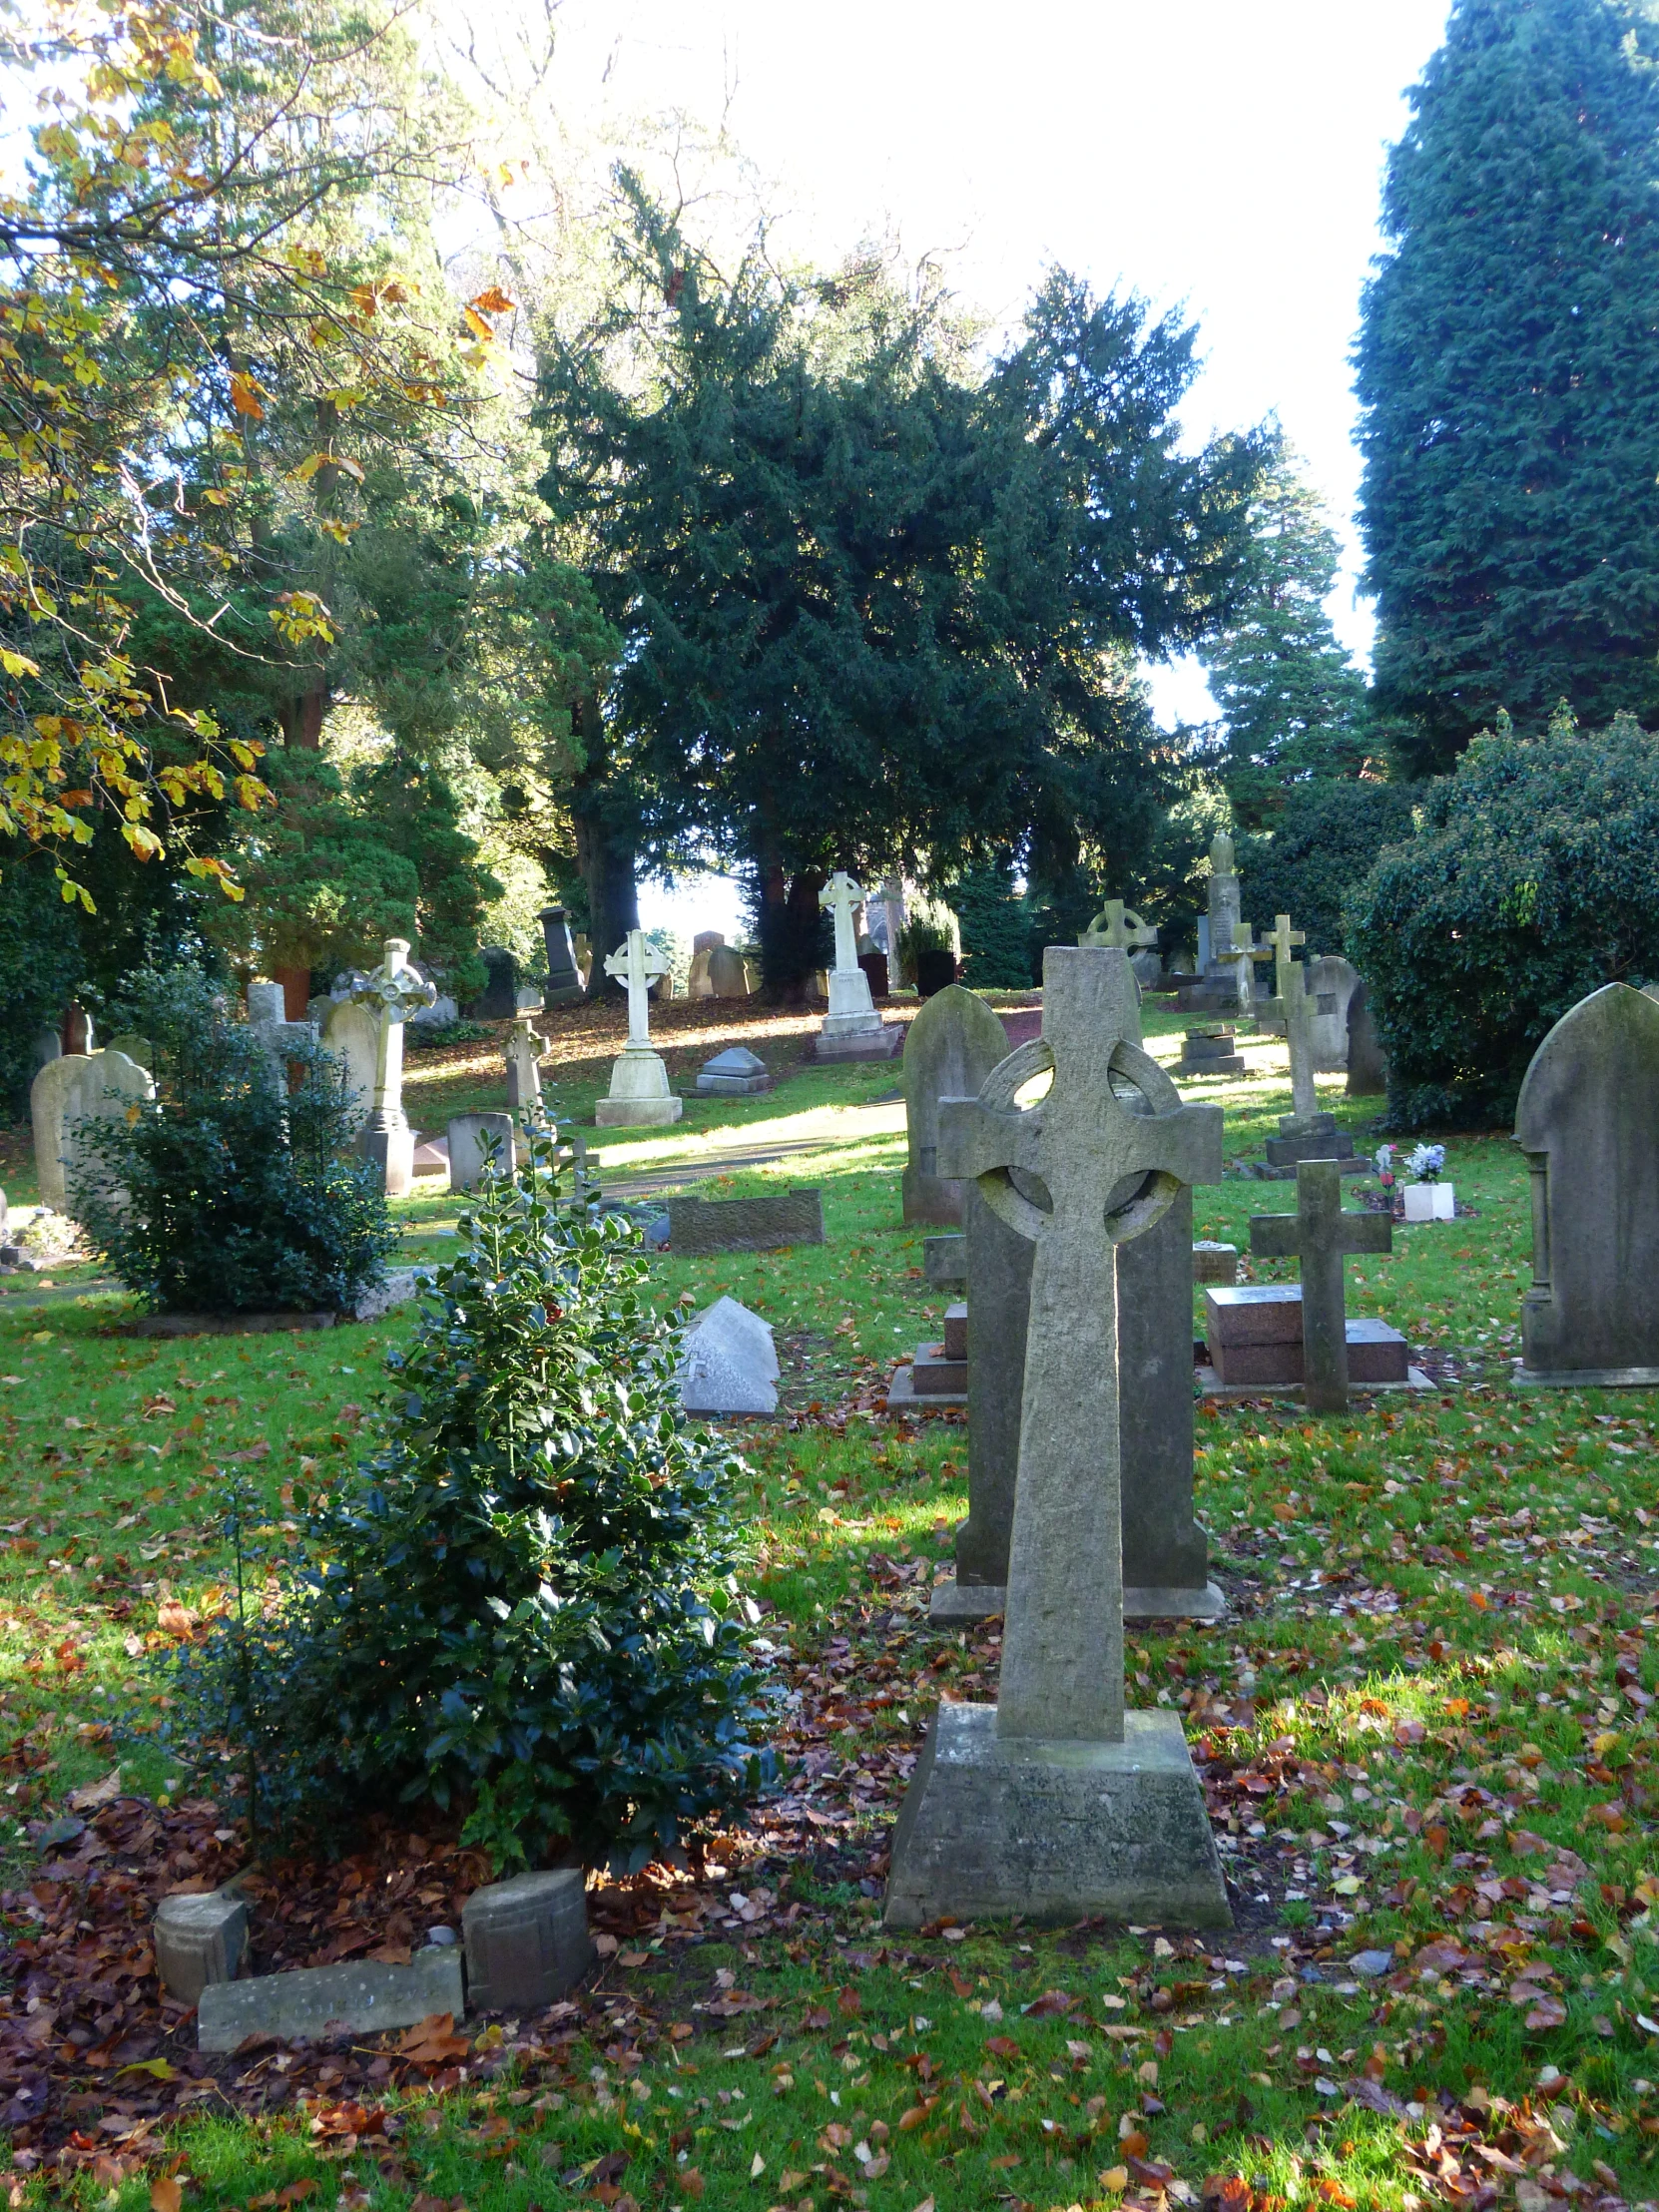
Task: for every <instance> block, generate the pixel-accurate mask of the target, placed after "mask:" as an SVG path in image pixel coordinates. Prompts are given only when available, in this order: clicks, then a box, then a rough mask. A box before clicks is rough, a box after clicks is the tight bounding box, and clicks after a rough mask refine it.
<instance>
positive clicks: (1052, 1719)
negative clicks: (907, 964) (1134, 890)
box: [938, 945, 1222, 1743]
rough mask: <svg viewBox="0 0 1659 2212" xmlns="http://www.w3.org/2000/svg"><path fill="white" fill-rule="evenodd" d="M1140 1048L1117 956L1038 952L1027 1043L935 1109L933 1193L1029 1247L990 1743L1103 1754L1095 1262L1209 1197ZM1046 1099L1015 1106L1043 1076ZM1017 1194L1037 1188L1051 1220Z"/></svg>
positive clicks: (1206, 1117)
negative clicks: (1081, 1747)
mask: <svg viewBox="0 0 1659 2212" xmlns="http://www.w3.org/2000/svg"><path fill="white" fill-rule="evenodd" d="M1138 1033H1139V1017H1138V1012H1137V994H1136V989H1135V978H1134V976H1133V975H1132V973H1131V972H1130V968H1129V960H1128V955H1127V954H1126V953H1124V952H1122V951H1106V952H1101V951H1097V950H1093V949H1087V948H1081V947H1079V948H1076V949H1074V948H1072V947H1070V946H1065V945H1051V946H1050V947H1049V948H1048V950H1047V952H1046V953H1045V954H1044V957H1043V1031H1042V1035H1041V1037H1040V1038H1038V1039H1035V1040H1034V1041H1033V1042H1032V1043H1030V1044H1026V1045H1021V1046H1020V1047H1019V1048H1018V1049H1017V1050H1016V1051H1015V1052H1013V1053H1011V1054H1010V1055H1009V1057H1008V1058H1007V1059H1006V1060H1004V1061H1003V1062H1002V1063H1001V1064H1000V1066H999V1067H997V1068H996V1069H994V1070H993V1072H992V1073H991V1075H990V1076H989V1077H988V1078H987V1080H986V1082H985V1084H984V1087H983V1088H982V1089H981V1091H980V1093H979V1096H978V1097H977V1098H976V1099H945V1100H941V1101H940V1107H939V1124H940V1126H939V1148H938V1164H939V1172H940V1174H941V1175H949V1176H955V1177H963V1178H965V1177H967V1176H970V1175H971V1176H974V1177H977V1179H978V1183H979V1189H980V1192H981V1194H982V1196H983V1197H984V1199H985V1202H986V1204H987V1205H988V1206H990V1207H991V1208H992V1210H993V1211H994V1212H996V1213H997V1214H998V1215H999V1216H1000V1217H1001V1218H1002V1220H1003V1221H1005V1222H1006V1223H1007V1224H1008V1225H1009V1227H1010V1228H1012V1229H1014V1230H1015V1231H1016V1232H1017V1233H1018V1234H1019V1235H1021V1236H1024V1237H1026V1238H1029V1239H1031V1240H1032V1241H1033V1242H1034V1243H1035V1245H1036V1251H1035V1254H1034V1255H1033V1261H1032V1271H1031V1319H1030V1329H1029V1334H1028V1337H1027V1342H1026V1355H1025V1393H1024V1404H1023V1409H1022V1413H1021V1419H1020V1437H1019V1476H1018V1484H1017V1488H1016V1492H1015V1501H1014V1528H1013V1538H1012V1543H1011V1546H1010V1551H1009V1562H1008V1599H1007V1611H1006V1615H1005V1624H1006V1625H1005V1628H1004V1632H1003V1642H1002V1685H1001V1692H1000V1695H999V1697H998V1700H997V1708H996V1731H997V1735H998V1737H999V1738H1018V1739H1027V1738H1037V1739H1047V1740H1049V1741H1071V1742H1087V1743H1121V1742H1122V1741H1123V1736H1124V1718H1123V1551H1122V1509H1121V1497H1120V1478H1121V1465H1120V1453H1119V1434H1118V1325H1117V1271H1116V1265H1115V1258H1114V1253H1113V1247H1114V1246H1115V1245H1119V1244H1124V1243H1127V1242H1128V1241H1129V1240H1130V1239H1132V1238H1134V1237H1138V1236H1140V1235H1141V1234H1142V1233H1143V1232H1144V1231H1145V1230H1147V1229H1150V1228H1151V1227H1152V1226H1153V1224H1154V1223H1155V1222H1156V1221H1157V1220H1158V1219H1159V1217H1160V1216H1161V1215H1162V1214H1163V1213H1164V1212H1165V1211H1166V1209H1167V1208H1168V1206H1169V1204H1170V1202H1171V1200H1172V1199H1173V1198H1174V1196H1175V1194H1176V1191H1177V1189H1178V1188H1179V1187H1180V1185H1182V1184H1183V1183H1216V1182H1219V1181H1220V1180H1221V1140H1222V1114H1221V1109H1220V1107H1218V1106H1183V1105H1182V1104H1181V1102H1180V1094H1179V1093H1178V1092H1177V1090H1176V1088H1175V1085H1174V1084H1173V1083H1172V1082H1171V1081H1170V1079H1169V1077H1168V1076H1167V1075H1165V1074H1164V1072H1163V1070H1162V1069H1161V1068H1159V1066H1158V1065H1157V1063H1156V1062H1155V1061H1154V1060H1152V1059H1151V1058H1150V1057H1149V1056H1148V1055H1147V1054H1146V1053H1145V1052H1143V1051H1142V1050H1141V1048H1140V1046H1139V1045H1138V1044H1136V1043H1135V1042H1134V1041H1133V1040H1134V1039H1135V1037H1136V1036H1137V1035H1138ZM1049 1069H1052V1070H1053V1081H1052V1084H1051V1085H1050V1088H1049V1090H1048V1092H1047V1093H1046V1095H1045V1096H1044V1097H1043V1098H1042V1099H1041V1100H1040V1101H1039V1102H1038V1103H1037V1104H1035V1105H1033V1106H1028V1107H1025V1108H1021V1107H1019V1106H1018V1105H1017V1104H1016V1103H1015V1100H1016V1094H1017V1093H1018V1092H1019V1090H1020V1089H1021V1087H1022V1086H1023V1085H1025V1084H1027V1083H1029V1082H1030V1081H1031V1080H1032V1079H1033V1078H1034V1077H1037V1076H1040V1075H1042V1074H1043V1073H1044V1072H1046V1071H1047V1070H1049ZM1016 1176H1024V1177H1031V1176H1035V1177H1036V1178H1038V1179H1039V1180H1040V1181H1041V1182H1042V1184H1043V1185H1044V1186H1045V1187H1046V1189H1047V1192H1048V1196H1049V1200H1050V1208H1051V1210H1050V1211H1048V1212H1046V1213H1045V1212H1043V1211H1041V1210H1040V1209H1039V1208H1038V1207H1037V1206H1036V1205H1035V1204H1033V1203H1032V1201H1031V1200H1030V1199H1029V1198H1027V1197H1026V1196H1025V1195H1024V1193H1023V1191H1022V1190H1021V1189H1020V1187H1019V1185H1018V1183H1016V1181H1015V1177H1016Z"/></svg>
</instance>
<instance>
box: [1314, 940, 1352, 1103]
mask: <svg viewBox="0 0 1659 2212" xmlns="http://www.w3.org/2000/svg"><path fill="white" fill-rule="evenodd" d="M1359 988H1360V970H1359V969H1358V968H1357V967H1356V966H1355V965H1354V963H1353V961H1352V960H1345V959H1343V958H1342V957H1341V956H1340V955H1339V954H1337V953H1334V952H1327V953H1325V954H1324V955H1323V956H1322V957H1321V958H1319V959H1317V960H1310V961H1309V962H1308V996H1309V997H1310V998H1311V999H1312V1000H1313V1002H1314V1003H1313V1008H1312V1016H1313V1018H1312V1019H1311V1021H1310V1022H1309V1025H1308V1026H1309V1034H1310V1041H1311V1043H1312V1046H1313V1054H1314V1070H1315V1073H1316V1074H1319V1075H1335V1074H1336V1073H1337V1072H1338V1071H1339V1070H1340V1069H1342V1068H1346V1067H1347V1066H1348V1009H1349V1007H1350V1005H1351V1004H1352V1003H1353V1000H1354V994H1355V992H1356V991H1357V990H1358V989H1359Z"/></svg>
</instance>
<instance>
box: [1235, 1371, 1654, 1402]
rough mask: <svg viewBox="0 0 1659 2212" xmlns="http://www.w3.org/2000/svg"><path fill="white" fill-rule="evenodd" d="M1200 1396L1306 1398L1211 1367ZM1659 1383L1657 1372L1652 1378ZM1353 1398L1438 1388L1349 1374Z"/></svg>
mask: <svg viewBox="0 0 1659 2212" xmlns="http://www.w3.org/2000/svg"><path fill="white" fill-rule="evenodd" d="M1194 1374H1195V1376H1196V1379H1197V1383H1198V1393H1199V1395H1200V1397H1218V1398H1236V1397H1289V1398H1295V1399H1297V1400H1298V1401H1300V1400H1301V1399H1302V1397H1303V1396H1304V1395H1305V1392H1304V1390H1303V1386H1302V1384H1301V1383H1224V1382H1223V1381H1222V1380H1221V1378H1220V1376H1219V1375H1217V1373H1216V1371H1215V1369H1214V1368H1211V1367H1204V1366H1202V1365H1201V1366H1200V1367H1198V1368H1197V1369H1195V1370H1194ZM1654 1382H1655V1383H1659V1373H1656V1374H1655V1376H1654ZM1348 1386H1349V1392H1350V1394H1351V1395H1352V1396H1356V1397H1358V1396H1366V1397H1369V1396H1370V1395H1371V1394H1372V1392H1373V1391H1374V1390H1435V1389H1439V1388H1440V1387H1441V1385H1440V1384H1439V1383H1434V1382H1432V1381H1431V1380H1430V1379H1429V1378H1428V1377H1427V1376H1426V1375H1424V1373H1423V1371H1422V1370H1421V1368H1412V1367H1408V1368H1407V1369H1406V1371H1405V1380H1404V1382H1403V1383H1358V1382H1356V1381H1355V1379H1354V1377H1353V1376H1352V1375H1351V1376H1350V1377H1349V1379H1348Z"/></svg>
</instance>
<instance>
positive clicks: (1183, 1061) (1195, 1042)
mask: <svg viewBox="0 0 1659 2212" xmlns="http://www.w3.org/2000/svg"><path fill="white" fill-rule="evenodd" d="M1175 1072H1176V1074H1177V1075H1226V1076H1240V1075H1243V1074H1244V1073H1245V1063H1244V1061H1243V1059H1242V1058H1241V1057H1240V1055H1239V1051H1238V1037H1237V1033H1236V1032H1235V1030H1234V1027H1233V1024H1232V1023H1231V1022H1230V1021H1194V1022H1189V1023H1188V1024H1187V1028H1186V1031H1185V1033H1184V1034H1183V1036H1182V1039H1181V1057H1180V1059H1179V1060H1178V1061H1177V1063H1176V1068H1175Z"/></svg>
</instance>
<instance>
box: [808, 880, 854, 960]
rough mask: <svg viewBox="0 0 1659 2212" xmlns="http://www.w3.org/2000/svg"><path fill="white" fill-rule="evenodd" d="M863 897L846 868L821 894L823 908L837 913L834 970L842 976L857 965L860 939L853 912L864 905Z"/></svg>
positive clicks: (819, 896)
mask: <svg viewBox="0 0 1659 2212" xmlns="http://www.w3.org/2000/svg"><path fill="white" fill-rule="evenodd" d="M863 895H864V894H863V892H862V891H861V890H860V889H859V887H858V885H857V884H856V883H855V882H854V881H853V880H852V878H851V876H850V875H848V874H847V872H846V870H845V868H839V867H838V868H836V870H835V872H834V874H833V875H831V876H830V880H829V882H828V883H826V884H825V886H824V888H823V889H822V890H821V891H820V892H819V894H818V902H819V904H820V905H821V906H829V907H831V908H833V910H834V915H835V967H836V969H837V971H838V972H839V973H841V974H845V972H846V970H847V969H848V968H853V969H855V968H856V967H857V965H858V937H857V932H856V931H855V930H854V928H853V926H852V909H853V908H854V907H855V906H857V905H860V904H861V903H862V901H863Z"/></svg>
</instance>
